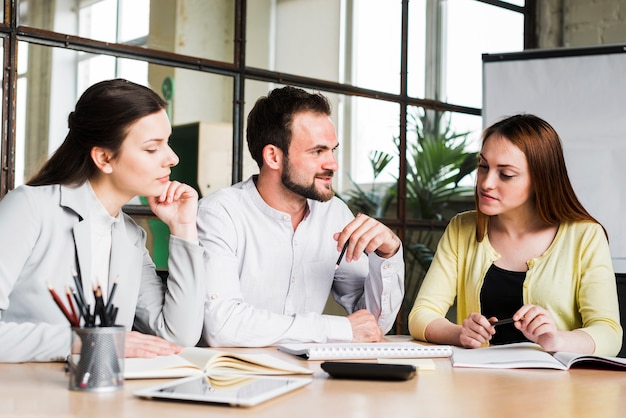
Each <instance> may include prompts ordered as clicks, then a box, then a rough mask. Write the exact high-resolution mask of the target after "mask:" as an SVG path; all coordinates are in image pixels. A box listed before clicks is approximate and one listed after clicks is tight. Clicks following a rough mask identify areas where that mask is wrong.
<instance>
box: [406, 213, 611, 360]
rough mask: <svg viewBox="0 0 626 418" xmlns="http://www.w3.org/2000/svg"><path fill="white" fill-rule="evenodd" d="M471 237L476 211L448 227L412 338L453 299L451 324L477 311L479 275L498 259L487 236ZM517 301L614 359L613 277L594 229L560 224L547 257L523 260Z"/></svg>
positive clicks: (413, 317) (414, 313) (600, 234)
mask: <svg viewBox="0 0 626 418" xmlns="http://www.w3.org/2000/svg"><path fill="white" fill-rule="evenodd" d="M475 237H476V213H475V211H470V212H465V213H462V214H459V215H457V216H455V217H454V218H453V219H452V220H451V221H450V224H449V225H448V227H447V229H446V231H445V233H444V235H443V237H442V238H441V240H440V242H439V245H438V247H437V252H436V254H435V257H434V259H433V261H432V264H431V266H430V269H429V270H428V273H427V274H426V277H425V278H424V282H423V284H422V287H421V288H420V291H419V294H418V296H417V298H416V300H415V304H414V305H413V309H412V310H411V312H410V314H409V331H410V333H411V335H412V336H413V337H414V338H416V339H418V340H423V341H425V338H424V331H425V329H426V326H427V325H428V324H429V323H430V322H431V321H433V320H434V319H437V318H442V317H445V315H446V313H447V312H448V309H449V308H450V306H451V305H452V304H453V302H454V298H455V297H458V300H457V323H458V324H460V323H461V322H462V321H463V319H465V318H467V316H468V315H469V314H470V313H472V312H480V311H481V310H480V291H481V288H482V285H483V280H484V277H485V274H486V273H487V269H488V268H489V266H491V264H493V262H494V261H495V260H497V259H498V258H500V255H499V254H498V253H497V252H496V251H495V250H494V249H493V247H492V246H491V244H490V243H489V239H488V237H487V236H485V239H483V241H482V242H477V241H476V238H475ZM523 299H524V303H530V304H533V305H538V306H542V307H544V308H545V309H547V310H548V311H550V313H551V314H552V316H553V317H554V320H555V322H556V326H557V328H558V329H559V330H574V329H581V330H583V331H585V332H587V333H588V334H589V335H590V336H591V337H592V338H593V340H594V342H595V345H596V348H595V354H598V355H607V356H614V355H616V354H617V353H618V352H619V350H620V347H621V345H622V327H621V326H620V322H619V307H618V301H617V289H616V283H615V273H614V272H613V267H612V262H611V254H610V251H609V245H608V241H607V239H606V237H605V235H604V230H603V229H602V227H601V226H600V225H599V224H597V223H593V222H570V223H564V224H561V225H560V226H559V229H558V231H557V234H556V237H555V238H554V241H553V242H552V244H551V245H550V247H549V248H548V249H547V250H546V252H545V253H544V254H543V255H541V256H540V257H538V258H534V259H531V260H529V261H528V271H527V272H526V279H525V280H524V287H523Z"/></svg>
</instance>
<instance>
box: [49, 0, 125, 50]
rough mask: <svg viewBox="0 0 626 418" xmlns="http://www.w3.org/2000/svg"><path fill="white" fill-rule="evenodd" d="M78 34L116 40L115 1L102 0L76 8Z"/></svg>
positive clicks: (96, 38)
mask: <svg viewBox="0 0 626 418" xmlns="http://www.w3.org/2000/svg"><path fill="white" fill-rule="evenodd" d="M78 10H79V11H78V36H82V37H83V38H89V39H95V40H97V41H102V42H116V41H117V34H116V33H115V32H116V31H115V29H116V27H117V25H115V24H114V22H116V21H117V2H116V1H115V0H102V1H98V2H95V3H92V4H90V5H89V6H86V7H80V8H79V9H78ZM55 17H56V16H55Z"/></svg>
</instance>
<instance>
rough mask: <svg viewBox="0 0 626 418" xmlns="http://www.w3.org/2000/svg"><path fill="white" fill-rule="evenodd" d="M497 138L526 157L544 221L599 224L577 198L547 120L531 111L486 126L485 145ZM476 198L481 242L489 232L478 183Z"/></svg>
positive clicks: (477, 235) (552, 130)
mask: <svg viewBox="0 0 626 418" xmlns="http://www.w3.org/2000/svg"><path fill="white" fill-rule="evenodd" d="M496 137H497V138H503V139H506V140H507V141H509V142H511V143H512V144H513V145H515V146H516V147H517V148H519V149H520V150H521V151H522V152H523V153H524V155H525V156H526V160H527V162H528V171H529V174H530V181H531V189H532V191H533V197H532V198H533V200H534V202H535V209H536V211H537V214H538V215H539V219H541V221H543V222H544V223H546V224H548V225H558V224H560V223H562V222H577V221H588V222H595V223H598V224H599V222H598V221H597V220H596V219H595V218H594V217H593V216H591V215H590V214H589V212H587V210H586V209H585V208H584V207H583V205H582V204H581V203H580V201H579V200H578V197H577V196H576V193H575V192H574V188H573V187H572V184H571V182H570V179H569V176H568V174H567V167H566V165H565V157H564V155H563V147H562V145H561V139H560V137H559V135H558V134H557V132H556V131H555V130H554V128H553V127H552V126H551V125H550V124H549V123H548V122H546V121H545V120H543V119H541V118H539V117H537V116H535V115H530V114H520V115H515V116H511V117H508V118H505V119H503V120H501V121H499V122H496V123H494V124H493V125H491V126H489V127H488V128H487V129H485V131H484V132H483V135H482V138H483V140H482V143H483V146H484V145H485V143H486V142H487V141H488V140H489V139H491V138H496ZM474 199H475V204H476V240H478V241H479V242H480V241H482V240H483V238H484V237H485V235H486V234H487V228H488V225H489V215H486V214H484V213H482V212H481V211H480V208H479V205H478V183H477V184H476V187H475V188H474ZM605 234H606V230H605Z"/></svg>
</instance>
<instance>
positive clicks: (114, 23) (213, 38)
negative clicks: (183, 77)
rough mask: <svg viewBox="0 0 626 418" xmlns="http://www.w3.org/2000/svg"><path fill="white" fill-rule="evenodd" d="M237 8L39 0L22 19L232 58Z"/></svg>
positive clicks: (216, 3) (217, 3)
mask: <svg viewBox="0 0 626 418" xmlns="http://www.w3.org/2000/svg"><path fill="white" fill-rule="evenodd" d="M75 3H78V9H77V8H76V5H75ZM118 3H119V8H118ZM151 5H153V7H150V6H151ZM155 5H156V6H155ZM157 6H158V7H157ZM234 10H235V2H234V1H233V0H186V1H185V2H179V1H169V0H168V1H155V0H119V1H118V0H85V1H77V2H74V1H63V2H60V1H57V2H48V1H45V0H38V1H29V2H28V7H27V8H24V11H23V12H22V14H21V15H20V17H19V24H20V25H25V26H32V27H36V28H42V29H47V30H52V31H55V32H59V33H63V34H68V35H75V36H81V37H85V38H89V39H93V40H97V41H102V42H113V43H128V44H133V45H139V46H148V47H150V48H152V49H156V50H161V51H167V52H174V53H178V54H183V55H191V56H197V57H200V58H208V59H213V60H218V61H227V62H232V61H233V55H234V52H233V51H234V47H233V45H234V43H233V39H234V22H235V13H234Z"/></svg>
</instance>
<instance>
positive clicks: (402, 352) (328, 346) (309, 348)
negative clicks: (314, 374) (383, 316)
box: [278, 342, 452, 360]
mask: <svg viewBox="0 0 626 418" xmlns="http://www.w3.org/2000/svg"><path fill="white" fill-rule="evenodd" d="M278 349H279V350H280V351H284V352H285V353H289V354H293V355H295V356H299V357H303V358H305V359H307V360H339V359H344V360H349V359H352V360H358V359H374V358H424V357H450V356H451V355H452V347H450V346H449V345H420V344H417V343H412V342H396V343H393V342H381V343H325V344H318V343H306V344H281V345H279V346H278Z"/></svg>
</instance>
